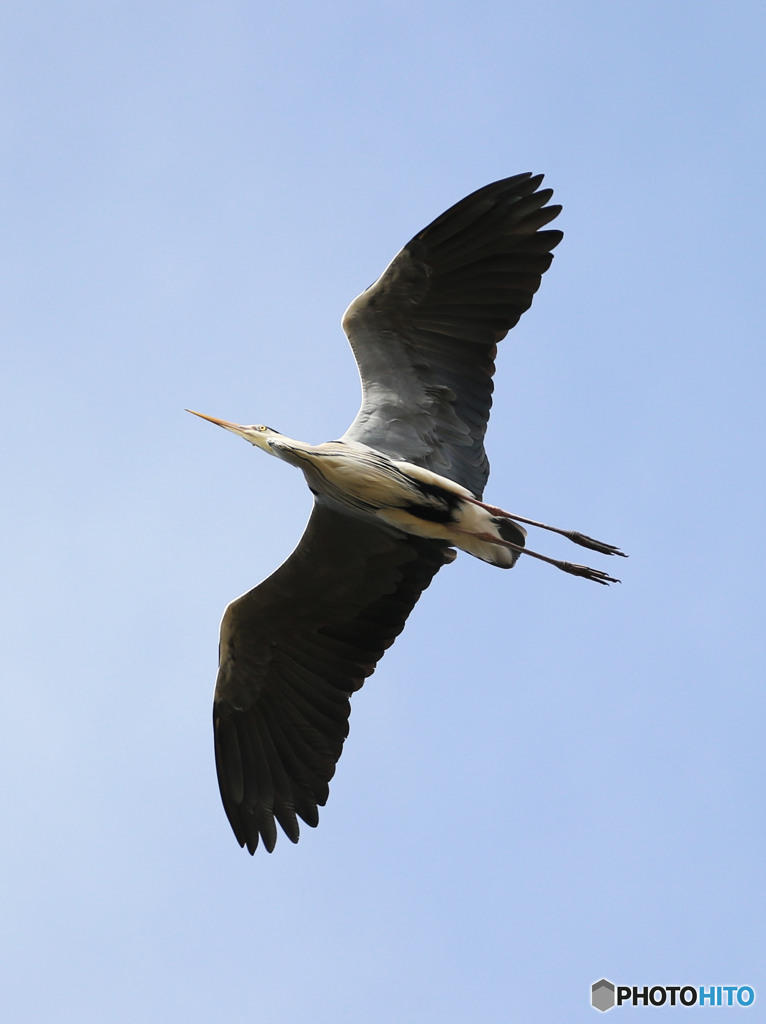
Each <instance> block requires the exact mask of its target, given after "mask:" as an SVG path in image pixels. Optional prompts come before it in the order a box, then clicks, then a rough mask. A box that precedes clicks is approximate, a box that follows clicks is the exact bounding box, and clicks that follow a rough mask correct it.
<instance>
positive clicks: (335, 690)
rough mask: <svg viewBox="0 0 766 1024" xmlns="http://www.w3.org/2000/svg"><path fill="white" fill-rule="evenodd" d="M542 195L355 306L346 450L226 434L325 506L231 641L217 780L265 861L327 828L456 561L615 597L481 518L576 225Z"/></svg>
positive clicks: (519, 202)
mask: <svg viewBox="0 0 766 1024" xmlns="http://www.w3.org/2000/svg"><path fill="white" fill-rule="evenodd" d="M541 181H542V175H538V176H536V177H533V176H532V175H531V174H519V175H516V176H515V177H512V178H506V179H504V180H503V181H498V182H494V183H493V184H491V185H488V186H486V187H485V188H482V189H479V190H478V191H477V192H474V193H473V194H472V195H470V196H468V197H467V198H465V199H463V200H462V201H461V202H459V203H458V204H457V205H455V206H453V207H452V208H451V209H449V210H447V212H446V213H444V214H442V215H441V216H440V217H438V218H437V219H436V220H435V221H434V222H433V223H432V224H430V225H429V226H428V227H427V228H425V229H424V230H423V231H421V232H419V234H417V235H415V237H414V238H413V239H412V240H411V241H410V242H408V243H407V245H406V246H405V247H404V248H403V249H402V251H401V252H400V253H399V254H398V255H397V256H396V257H395V258H394V260H393V261H392V262H391V264H390V265H389V266H388V268H387V269H386V270H385V271H384V273H383V274H382V276H381V277H380V278H379V280H378V281H376V282H375V284H373V285H372V286H371V287H370V288H368V289H367V290H366V291H365V292H363V293H362V295H360V296H359V297H358V298H357V299H356V300H355V301H354V302H353V303H352V304H351V305H350V306H349V308H348V310H347V311H346V314H345V316H344V318H343V326H344V329H345V330H346V333H347V334H348V337H349V341H350V343H351V347H352V349H353V351H354V355H355V357H356V360H357V364H358V366H359V372H360V376H361V379H362V406H361V409H360V411H359V413H358V415H357V417H356V419H355V420H354V422H353V423H352V425H351V426H350V427H349V429H348V431H347V432H346V434H345V435H344V436H343V438H342V439H341V440H340V442H331V443H328V444H325V445H318V446H313V445H307V444H304V443H303V442H295V441H291V440H290V439H289V438H284V437H283V436H282V435H279V434H277V432H276V431H273V430H271V429H270V428H266V427H240V426H238V425H237V424H231V423H228V422H226V421H222V420H215V419H214V418H213V417H206V418H207V419H212V420H213V422H215V423H218V424H220V425H221V426H224V427H226V428H227V429H229V430H233V431H234V432H235V433H238V434H240V435H241V436H243V437H246V438H247V439H248V440H250V441H251V443H253V444H256V445H258V446H259V447H261V448H263V449H264V450H266V451H268V452H270V454H274V455H277V456H278V457H279V458H282V459H284V460H285V461H288V462H290V463H291V464H293V465H296V466H298V467H300V468H302V469H303V471H304V473H305V476H306V479H307V482H308V484H309V486H310V487H311V489H312V491H313V492H314V494H315V496H316V497H315V505H314V510H313V512H312V515H311V518H310V520H309V523H308V526H307V528H306V531H305V533H304V535H303V537H302V539H301V541H300V543H299V545H298V547H297V548H296V549H295V551H294V552H293V554H292V555H291V556H290V557H289V558H288V559H287V561H286V562H285V563H284V564H283V565H282V566H281V567H280V568H279V569H278V570H277V571H276V572H275V573H274V574H273V575H272V576H270V577H269V578H268V579H267V580H265V581H264V582H263V583H261V584H260V585H259V586H257V587H256V588H255V589H254V590H251V591H250V592H249V593H247V594H245V595H244V596H243V597H240V598H238V599H237V600H236V601H234V602H233V603H232V604H231V605H230V606H229V607H228V608H227V610H226V613H225V615H224V618H223V623H222V626H221V650H220V670H219V674H218V681H217V684H216V691H215V702H214V711H213V720H214V731H215V753H216V764H217V769H218V779H219V784H220V789H221V796H222V799H223V804H224V808H225V810H226V814H227V815H228V818H229V821H230V822H231V826H232V828H233V830H234V833H235V835H236V837H237V839H238V840H239V843H240V845H243V846H244V845H246V846H247V848H248V850H249V851H250V852H251V853H253V852H254V850H255V849H256V847H257V845H258V842H259V838H260V839H261V840H262V841H263V843H264V845H265V847H266V848H267V849H268V850H269V851H271V850H272V849H273V848H274V844H275V842H276V837H277V831H276V825H275V822H278V823H279V824H280V825H281V827H282V829H283V830H284V832H285V833H286V834H287V836H288V837H289V838H290V839H291V840H292V841H293V842H297V840H298V835H299V826H298V818H301V819H302V820H303V821H304V822H305V823H306V824H308V825H310V826H315V825H316V824H317V821H318V811H317V807H318V806H322V805H323V804H324V803H325V801H326V799H327V796H328V784H329V781H330V779H331V778H332V776H333V773H334V771H335V765H336V763H337V761H338V759H339V757H340V755H341V751H342V749H343V743H344V740H345V738H346V736H347V734H348V716H349V712H350V704H349V699H350V696H351V694H352V693H353V692H354V691H356V690H358V689H359V688H360V687H361V686H362V684H363V683H364V680H365V679H366V678H367V677H368V676H369V675H370V674H371V673H372V672H373V671H374V669H375V666H376V664H377V662H378V661H379V660H380V658H381V657H382V656H383V653H384V652H385V651H386V650H387V648H388V647H390V646H391V644H392V643H393V642H394V640H395V638H396V637H397V636H398V635H399V633H400V632H401V631H402V629H403V628H404V624H405V622H406V619H407V616H408V615H409V613H410V612H411V611H412V608H413V607H414V605H415V603H416V602H417V600H418V598H419V597H420V595H421V593H422V592H423V590H424V589H425V588H426V587H428V586H429V584H430V582H431V580H432V579H433V577H434V575H435V574H436V573H437V572H438V571H439V569H440V568H441V567H442V566H443V565H445V564H447V563H448V562H450V561H452V560H453V559H454V557H455V551H454V549H453V548H452V547H451V546H450V545H451V544H455V545H456V546H458V547H462V548H463V549H464V550H467V551H469V552H470V553H472V554H475V555H477V557H480V558H484V559H485V560H486V561H490V562H492V563H493V564H495V565H500V566H503V567H505V568H510V567H511V566H512V565H513V564H514V563H515V561H516V559H517V558H518V556H519V553H521V552H522V551H526V553H528V554H532V555H534V556H535V557H541V558H543V560H546V561H553V562H554V564H556V565H559V567H560V568H565V569H566V571H568V572H573V573H574V574H575V575H586V576H588V578H590V579H594V580H596V581H597V582H601V583H606V582H612V578H611V577H609V576H607V575H606V574H605V573H601V572H599V571H598V570H592V569H588V568H587V567H584V566H572V565H570V564H569V563H558V562H556V561H555V560H551V559H547V558H545V556H539V555H536V554H535V553H534V552H529V551H528V550H526V549H525V548H524V537H525V531H524V530H523V528H522V527H521V526H520V525H518V523H517V522H515V521H514V518H513V517H512V516H510V515H509V514H508V513H505V512H504V511H503V510H502V509H497V508H494V507H493V506H487V505H483V504H482V503H481V501H480V499H481V497H482V494H483V491H484V487H485V484H486V482H487V477H488V475H489V464H488V462H487V457H486V454H485V451H484V443H483V442H484V434H485V431H486V427H487V421H488V419H489V411H490V406H491V404H492V375H493V373H494V360H495V355H496V352H497V348H496V346H497V343H498V342H499V341H501V340H502V338H503V337H504V336H505V335H506V333H507V332H508V330H509V329H510V328H511V327H513V326H514V324H516V322H517V321H518V319H519V317H520V316H521V314H522V313H523V312H524V311H525V310H526V309H528V308H529V306H530V305H531V302H532V297H533V295H534V293H535V292H536V291H537V289H538V287H539V285H540V280H541V276H542V274H543V273H544V272H545V271H546V270H547V269H548V267H549V266H550V263H551V260H552V258H553V257H552V255H551V250H552V249H553V248H554V247H555V246H556V245H557V244H558V243H559V241H560V240H561V238H562V233H561V232H560V231H555V230H542V228H544V227H545V225H546V224H548V223H549V222H550V221H551V220H553V219H554V218H555V217H556V216H557V215H558V213H559V211H560V207H559V206H548V205H546V204H547V203H548V201H549V200H550V198H551V195H552V193H551V191H550V189H544V190H540V189H539V186H540V183H541ZM198 415H199V414H198ZM428 471H430V473H429V472H428ZM432 474H437V476H436V477H433V475H432ZM533 525H542V524H537V523H533ZM544 528H546V529H547V527H544ZM559 532H562V531H559ZM563 532H565V533H566V535H567V536H570V537H571V539H575V540H576V542H577V543H585V542H586V541H587V542H589V543H588V544H587V545H586V546H591V547H593V546H596V549H597V550H599V551H602V552H603V553H606V554H619V553H620V552H618V551H617V549H616V548H613V547H612V546H611V545H603V544H601V542H598V541H592V540H591V539H590V538H587V537H583V535H581V534H573V533H572V532H571V531H563ZM578 537H580V538H581V540H577V538H578Z"/></svg>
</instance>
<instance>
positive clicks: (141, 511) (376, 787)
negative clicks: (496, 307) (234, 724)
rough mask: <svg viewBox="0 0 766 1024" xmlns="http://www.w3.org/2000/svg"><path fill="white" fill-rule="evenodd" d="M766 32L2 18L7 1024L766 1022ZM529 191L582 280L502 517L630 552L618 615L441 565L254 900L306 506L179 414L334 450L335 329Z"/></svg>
mask: <svg viewBox="0 0 766 1024" xmlns="http://www.w3.org/2000/svg"><path fill="white" fill-rule="evenodd" d="M765 22H766V14H765V13H764V7H763V5H762V3H758V2H755V0H753V2H747V0H728V2H711V0H696V2H691V0H689V2H684V0H623V2H621V3H614V2H607V0H582V2H577V0H575V2H565V0H540V2H538V3H536V4H529V3H519V2H516V0H505V2H502V3H501V2H496V0H489V2H486V3H482V2H472V3H469V2H466V0H456V2H442V3H436V2H431V0H407V2H403V0H389V2H388V3H386V4H375V5H373V4H365V3H353V2H342V0H329V2H324V3H321V4H319V3H308V2H305V0H304V2H293V0H287V2H283V3H279V4H277V3H271V4H265V3H255V2H244V0H220V2H213V0H183V2H180V0H178V2H171V0H151V2H148V0H123V2H113V0H90V2H87V0H72V2H67V3H62V2H58V3H50V2H49V3H45V2H39V0H24V2H23V3H21V2H10V3H6V4H4V5H3V7H2V11H1V12H0V38H1V39H2V43H0V82H1V84H2V105H1V107H0V122H1V124H2V132H3V136H4V140H5V141H4V156H3V163H2V168H3V169H2V175H3V185H4V189H3V191H4V195H5V199H4V206H3V212H2V221H3V232H2V234H3V238H4V241H3V243H2V244H3V252H2V275H1V276H2V284H1V288H2V303H1V305H0V310H1V316H2V338H3V342H2V344H3V350H4V355H3V360H2V366H3V369H2V374H1V376H0V392H1V396H0V418H1V422H2V449H3V451H2V466H1V470H0V471H1V473H2V483H3V488H2V489H3V512H2V517H3V525H2V529H3V555H2V560H3V572H2V575H3V594H4V596H3V603H2V621H3V626H4V630H3V633H4V638H3V641H2V666H3V678H4V696H3V705H2V707H3V710H2V715H1V716H0V729H1V730H2V736H1V737H0V772H1V776H2V801H3V803H2V821H3V832H4V842H3V844H2V852H1V853H0V873H1V874H2V907H0V920H1V921H2V926H1V927H2V955H0V1018H1V1019H2V1020H4V1021H8V1022H11V1024H27V1022H38V1021H49V1022H51V1024H139V1022H140V1024H175V1022H178V1024H208V1022H211V1024H212V1022H216V1024H217V1022H219V1021H226V1022H227V1024H251V1022H252V1024H261V1022H264V1024H266V1022H268V1024H330V1022H332V1024H359V1022H364V1024H410V1022H413V1024H466V1022H471V1024H497V1022H506V1021H507V1022H512V1024H516V1022H524V1024H527V1022H535V1024H538V1022H539V1024H548V1022H551V1024H553V1022H557V1024H558V1022H561V1021H567V1022H570V1021H572V1022H579V1021H582V1022H587V1021H593V1020H594V1019H595V1018H594V1017H593V1013H594V1011H593V1010H592V1009H591V1008H590V1006H589V987H590V984H591V982H593V981H595V980H597V979H598V978H600V977H602V976H604V975H605V976H606V977H607V978H610V979H611V980H612V981H613V982H616V983H619V984H631V985H633V984H636V985H643V984H681V985H685V984H692V985H700V984H704V985H706V986H707V985H711V984H720V985H731V984H736V985H745V984H747V985H751V986H753V987H754V988H756V990H757V991H758V993H759V999H760V1000H761V1002H763V1001H766V973H765V972H764V966H763V965H764V962H766V942H765V941H764V923H763V922H764V910H765V908H764V905H763V903H764V900H763V897H764V869H763V865H764V819H763V800H762V796H763V783H764V746H766V744H764V699H763V685H762V682H763V668H762V665H763V647H764V643H763V597H762V594H763V578H764V536H763V535H764V529H763V526H764V509H763V504H764V502H763V499H764V485H763V461H764V458H763V457H764V452H763V409H764V395H763V382H764V374H763V370H764V357H763V348H764V344H763V333H764V294H765V293H766V290H765V289H764V280H763V279H764V270H763V257H762V250H763V239H764V200H763V195H764V177H763V169H764V164H766V147H765V146H764V113H763V111H764V98H765V97H764V66H765V65H766V61H765V58H764V44H763V41H764V29H766V24H764V23H765ZM527 170H530V171H535V172H537V171H544V172H545V173H546V176H547V177H546V181H547V183H548V184H550V185H551V186H552V187H553V188H554V189H555V190H556V201H558V202H561V203H563V204H564V212H563V214H562V216H561V217H560V219H559V221H558V222H557V226H560V227H562V228H563V229H564V231H565V233H566V234H565V239H564V242H563V243H562V244H561V245H560V246H559V248H558V249H557V250H556V259H555V261H554V265H553V267H552V268H551V270H550V271H549V273H548V274H547V275H546V277H545V279H544V281H543V286H542V288H541V290H540V292H539V293H538V296H537V298H536V300H535V304H534V306H533V308H532V310H531V311H530V312H529V313H528V314H527V315H526V316H525V317H524V318H523V320H522V322H521V324H520V325H519V326H518V327H517V328H516V329H515V330H514V331H513V332H512V333H511V334H510V335H509V336H508V338H507V339H506V340H505V342H503V345H502V347H501V352H500V358H499V369H498V374H497V377H496V382H497V389H496V392H495V408H494V411H493V416H492V421H491V424H490V432H489V438H488V450H489V455H490V458H491V460H492V467H493V473H492V477H491V480H490V484H489V487H488V490H487V495H488V498H489V500H491V501H495V502H498V503H499V504H502V505H503V506H504V507H507V508H508V507H509V508H511V509H513V510H515V511H517V512H519V513H521V514H526V515H529V516H532V517H537V518H541V519H544V520H546V521H548V522H553V523H556V524H559V525H561V526H565V527H573V528H576V529H581V530H584V531H585V532H587V533H590V534H592V535H594V536H597V537H602V538H603V539H605V540H607V541H611V542H614V543H617V544H620V545H621V546H622V547H623V548H624V549H625V550H626V551H628V552H629V553H630V555H631V557H630V559H629V560H628V561H627V562H626V561H624V560H620V564H619V565H617V566H616V565H615V562H616V561H617V560H608V559H605V558H601V557H599V556H598V555H594V556H593V558H592V559H591V564H596V565H598V566H600V567H602V568H606V569H609V570H613V569H615V568H616V569H617V570H619V571H618V575H620V576H621V577H622V579H623V581H624V582H623V584H622V586H615V587H611V588H609V589H607V588H603V587H599V586H596V585H594V584H590V583H588V582H587V581H584V580H578V579H574V578H571V577H568V576H565V575H563V574H562V573H558V572H556V571H555V570H553V569H551V568H549V567H547V566H544V565H541V564H538V563H535V562H532V561H531V560H526V561H525V560H522V562H521V564H519V565H518V567H517V568H516V569H515V570H514V571H513V572H512V573H504V572H500V571H497V570H495V569H493V568H492V567H490V566H487V565H484V564H483V563H481V562H478V561H476V560H474V559H471V558H470V557H469V556H467V555H461V556H460V557H459V558H458V560H457V562H456V563H455V565H453V566H452V567H449V568H447V569H445V570H443V571H442V572H441V573H440V575H439V576H438V577H437V579H436V580H435V582H434V584H433V586H432V588H431V590H430V591H428V592H427V594H426V595H425V596H424V597H423V599H422V601H421V603H420V604H419V605H418V607H417V608H416V610H415V612H414V613H413V615H412V616H411V618H410V621H409V623H408V626H407V629H406V631H405V633H404V634H403V636H402V637H401V638H400V639H399V640H398V641H397V644H396V646H395V647H394V648H393V649H392V650H391V651H390V652H389V653H388V654H387V655H386V657H385V658H384V660H383V662H382V663H381V665H380V667H379V669H378V672H377V673H376V675H375V676H374V677H373V678H372V679H371V680H369V681H368V683H367V685H366V686H365V688H364V689H363V690H362V691H361V692H360V693H359V694H357V695H356V696H355V698H354V702H353V714H352V719H351V735H350V738H349V740H348V743H347V745H346V749H345V752H344V754H343V758H342V760H341V762H340V765H339V768H338V772H337V775H336V777H335V780H334V782H333V784H332V792H331V797H330V801H329V803H328V806H327V807H326V808H325V809H324V810H323V812H322V814H321V822H320V826H319V828H318V829H317V830H316V831H313V830H311V829H309V828H304V829H303V836H302V839H301V842H300V844H299V845H298V846H297V847H294V846H292V845H291V844H290V843H289V842H288V841H287V840H286V839H285V837H283V836H281V838H280V841H279V842H278V844H277V849H276V851H275V853H274V854H273V855H272V856H268V855H267V854H266V853H265V852H264V851H263V850H262V849H259V850H258V852H257V854H256V856H255V857H254V858H253V859H251V858H250V857H249V856H248V855H247V854H246V853H245V852H243V851H242V850H240V849H239V847H238V846H237V843H236V841H235V840H234V838H233V836H232V834H231V832H230V830H229V826H228V824H227V822H226V819H225V817H224V814H223V811H222V809H221V807H220V803H219V798H218V792H217V786H216V780H215V773H214V766H213V754H212V736H211V725H210V709H211V698H212V688H213V682H214V677H215V668H216V654H217V632H218V623H219V620H220V616H221V613H222V611H223V608H224V606H225V605H226V603H227V602H228V601H229V600H231V599H232V598H233V597H235V596H236V595H238V594H240V593H241V592H243V591H244V590H246V589H249V588H250V587H251V586H253V585H255V584H256V583H257V582H259V580H261V579H262V578H263V577H264V576H266V575H267V574H268V573H270V572H271V571H272V570H273V569H274V568H275V567H276V566H277V565H278V564H279V563H280V562H281V561H282V559H283V558H284V557H285V556H286V555H287V554H288V553H289V551H290V550H291V549H292V547H293V546H294V545H295V543H296V542H297V540H298V538H299V536H300V533H301V531H302V528H303V525H304V523H305V520H306V518H307V516H308V513H309V510H310V494H309V492H308V491H307V489H306V487H305V484H304V482H303V480H302V478H301V477H300V475H299V474H298V473H296V472H295V471H294V470H292V469H290V468H289V467H287V466H285V465H283V464H280V463H278V462H277V461H276V460H273V459H267V458H265V457H263V455H262V454H261V453H259V452H257V451H256V450H255V449H252V448H250V447H249V446H247V445H245V443H243V442H242V441H241V440H239V439H237V438H235V437H233V436H231V435H228V434H226V433H224V432H223V431H221V430H217V429H215V428H214V427H212V426H210V425H209V424H205V423H203V422H201V421H199V420H195V419H194V418H192V417H191V416H188V415H187V414H186V413H184V411H183V409H184V407H187V406H188V407H191V408H195V409H201V410H202V411H204V412H208V413H211V414H213V415H217V416H221V417H224V418H227V419H234V420H239V421H240V422H245V423H251V422H265V423H268V424H270V425H272V426H274V427H276V428H277V429H279V430H281V431H283V432H284V433H287V434H289V435H291V436H295V437H300V438H303V439H305V440H308V441H322V440H326V439H329V438H333V437H337V436H338V435H339V434H341V433H342V432H343V431H344V430H345V428H346V426H347V425H348V423H349V422H350V421H351V419H352V417H353V415H354V414H355V412H356V409H357V407H358V401H359V386H358V380H357V374H356V369H355V366H354V362H353V359H352V356H351V353H350V350H349V349H348V347H347V345H346V342H345V339H344V337H343V334H342V332H341V330H340V327H339V319H340V316H341V313H342V312H343V310H344V308H345V306H346V305H347V303H348V302H349V301H350V300H351V299H352V298H353V297H354V296H355V295H356V294H357V293H358V292H359V291H361V290H362V288H364V287H366V286H367V285H368V284H369V283H370V282H371V281H372V280H373V279H374V278H376V277H377V276H378V274H379V273H380V272H381V270H382V269H383V267H384V266H385V265H386V263H387V262H388V260H389V259H390V258H391V257H392V256H393V255H394V253H395V252H396V251H397V250H398V248H399V247H400V246H401V245H402V244H403V243H404V242H405V241H407V239H408V238H410V237H411V236H412V235H413V234H414V233H415V232H416V231H417V230H419V229H420V228H422V227H423V226H424V225H425V224H426V223H428V221H430V220H431V219H432V218H434V217H435V216H437V215H438V214H439V213H441V212H442V210H443V209H445V208H446V207H447V206H449V205H451V204H452V203H454V202H456V201H457V200H458V199H460V198H462V196H463V195H465V194H466V193H468V192H470V191H473V190H474V189H476V188H478V187H480V186H481V185H484V184H486V183H487V182H489V181H492V180H494V179H496V178H500V177H505V176H507V175H511V174H515V173H518V172H520V171H527ZM537 547H538V548H540V547H542V548H543V550H546V551H549V552H550V553H552V554H557V555H560V556H561V555H567V556H568V555H572V554H574V553H575V552H576V550H577V549H570V547H569V546H568V545H566V543H565V542H564V541H561V542H559V539H558V538H552V537H550V536H548V537H546V536H543V538H542V539H539V538H538V543H537ZM615 1012H616V1013H617V1012H624V1013H628V1012H631V1011H615ZM652 1012H653V1013H656V1014H659V1015H660V1016H662V1015H663V1014H666V1013H677V1012H678V1011H670V1010H668V1009H663V1010H656V1011H652ZM729 1012H731V1013H732V1014H735V1013H744V1012H745V1011H743V1010H739V1011H738V1010H731V1011H729ZM747 1012H748V1013H749V1017H748V1019H750V1020H753V1021H755V1020H757V1019H760V1020H763V1019H766V1018H764V1017H763V1016H760V1017H759V1016H758V1015H759V1014H762V1013H763V1010H762V1009H760V1010H759V1008H758V1005H756V1006H755V1007H754V1008H753V1009H752V1010H750V1011H747ZM700 1013H701V1011H700V1009H699V1008H695V1009H693V1010H687V1011H684V1018H685V1019H686V1018H688V1019H690V1020H695V1019H697V1017H698V1016H699V1015H700Z"/></svg>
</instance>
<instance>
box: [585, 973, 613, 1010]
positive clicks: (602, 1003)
mask: <svg viewBox="0 0 766 1024" xmlns="http://www.w3.org/2000/svg"><path fill="white" fill-rule="evenodd" d="M614 1001H615V1000H614V985H613V984H612V983H611V981H607V980H606V978H602V979H601V981H597V982H595V983H594V984H593V985H591V987H590V1005H591V1006H592V1007H594V1009H596V1010H601V1012H602V1013H604V1012H605V1011H606V1010H611V1009H612V1007H613V1006H614Z"/></svg>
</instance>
